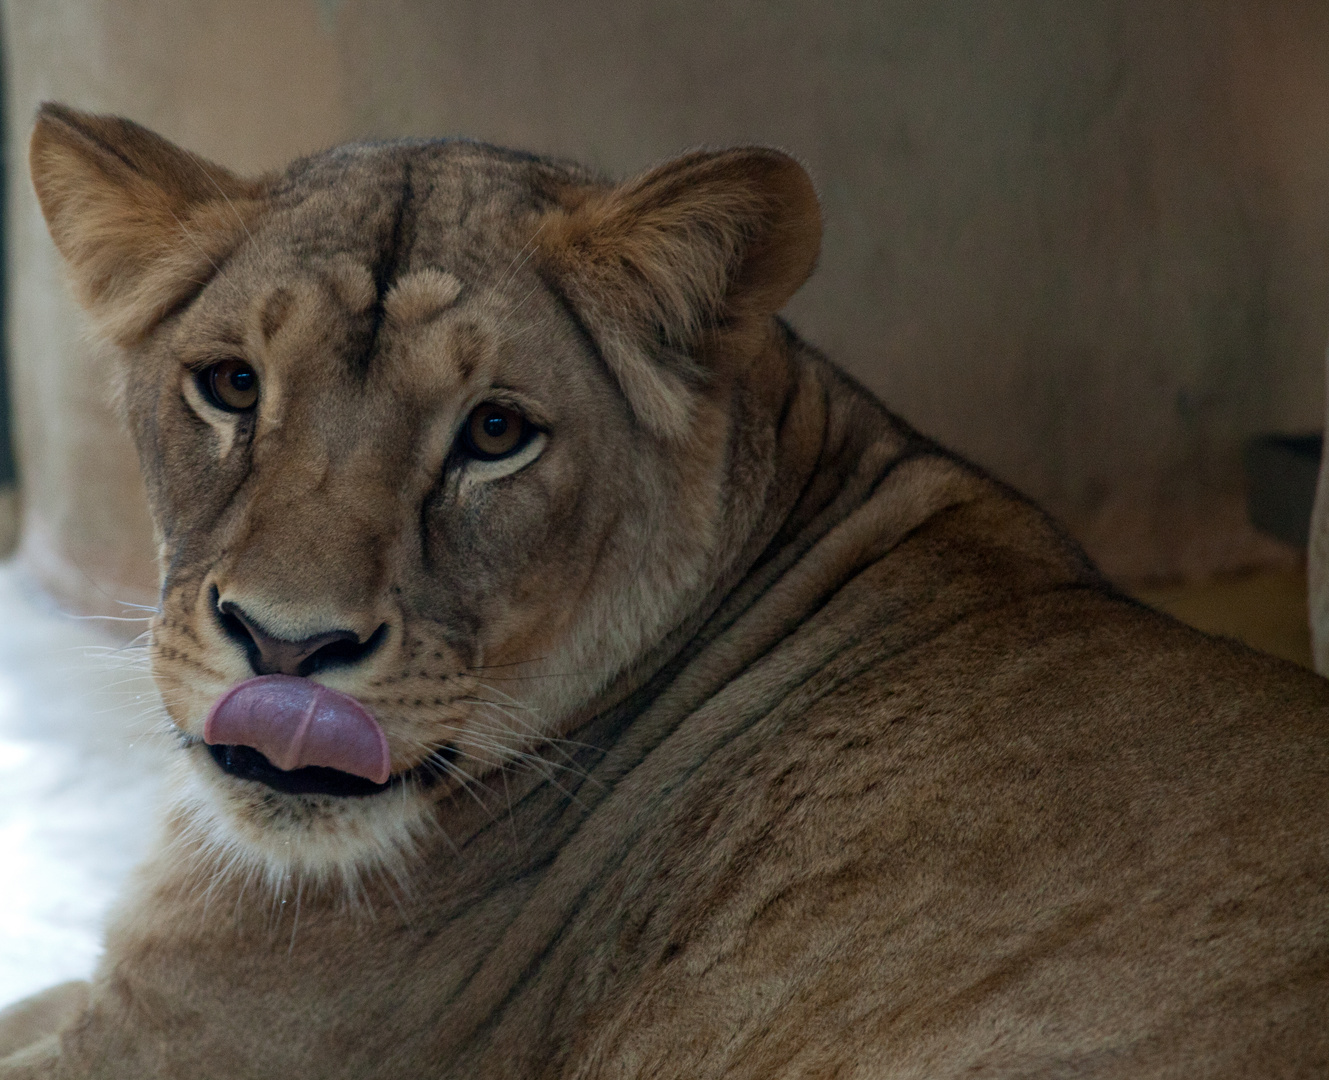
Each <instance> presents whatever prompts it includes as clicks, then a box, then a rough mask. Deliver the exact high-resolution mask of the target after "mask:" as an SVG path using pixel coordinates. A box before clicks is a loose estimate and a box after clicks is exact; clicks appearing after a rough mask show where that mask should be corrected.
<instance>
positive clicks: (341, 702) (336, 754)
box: [203, 675, 391, 784]
mask: <svg viewBox="0 0 1329 1080" xmlns="http://www.w3.org/2000/svg"><path fill="white" fill-rule="evenodd" d="M203 741H204V742H207V743H212V744H217V743H221V744H223V745H228V746H249V747H253V749H255V750H257V751H259V753H261V754H262V755H263V756H264V757H265V758H267V759H268V760H269V761H270V762H272V764H274V765H276V766H277V768H279V769H286V770H290V769H300V768H303V767H304V766H306V765H322V766H323V767H325V768H328V769H340V770H341V771H342V772H346V773H351V774H353V775H355V776H363V777H364V778H365V779H367V780H372V781H374V783H376V784H383V783H386V782H387V779H388V776H389V775H390V774H391V769H390V766H389V758H388V740H387V736H385V735H384V734H383V729H382V728H381V727H379V726H378V721H377V720H375V719H374V718H373V716H371V715H370V714H369V710H368V709H366V708H365V707H364V706H363V705H361V704H360V703H359V702H358V701H356V700H355V698H353V697H351V696H350V695H349V694H342V693H339V692H338V691H336V690H329V689H328V688H327V687H326V686H322V685H320V684H319V683H316V682H311V681H310V680H309V679H298V678H296V677H295V676H294V675H260V676H259V677H258V678H256V679H250V680H248V681H247V682H242V683H240V684H239V685H238V686H233V687H231V689H229V690H228V691H226V693H224V694H223V695H222V696H221V697H220V698H218V699H217V701H216V703H215V704H214V705H213V706H212V710H211V711H210V712H209V713H208V719H207V722H206V723H205V724H204V725H203Z"/></svg>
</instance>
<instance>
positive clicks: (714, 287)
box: [536, 147, 821, 436]
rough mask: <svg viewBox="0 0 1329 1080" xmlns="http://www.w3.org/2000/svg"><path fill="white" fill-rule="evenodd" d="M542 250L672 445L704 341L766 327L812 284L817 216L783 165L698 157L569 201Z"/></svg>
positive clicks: (779, 157) (793, 167) (632, 399)
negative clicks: (763, 323)
mask: <svg viewBox="0 0 1329 1080" xmlns="http://www.w3.org/2000/svg"><path fill="white" fill-rule="evenodd" d="M536 242H537V244H538V245H539V246H540V248H541V250H542V251H543V253H544V257H545V261H546V265H547V266H548V267H549V269H550V271H551V272H552V273H553V274H554V276H555V278H556V279H557V280H558V282H559V284H560V286H561V287H562V288H563V289H564V290H565V291H566V293H567V295H568V298H569V300H570V302H571V303H572V304H573V306H574V307H575V308H576V309H577V312H578V314H579V316H580V317H581V318H582V319H583V320H584V321H585V322H586V324H587V327H588V329H589V330H590V332H591V333H592V335H593V336H594V337H595V339H596V342H597V344H598V345H599V347H600V349H601V351H602V352H603V353H604V356H605V360H606V362H607V363H608V364H609V366H610V367H611V368H612V370H613V372H614V374H615V376H616V377H617V379H618V381H619V384H620V385H621V386H622V388H623V392H624V394H625V395H626V397H627V399H628V401H629V403H630V405H631V406H632V408H633V411H634V413H635V414H636V415H637V417H638V419H639V420H640V421H641V422H642V423H643V424H645V426H646V427H648V428H649V429H651V430H653V431H655V432H656V433H657V434H661V435H675V436H677V435H681V434H682V433H683V432H684V431H685V430H686V428H687V425H688V420H689V417H690V415H691V395H690V394H689V393H688V392H687V382H688V378H689V371H688V370H687V368H688V366H689V365H690V364H693V363H694V362H695V361H694V359H693V358H695V357H696V355H697V354H698V352H700V351H701V350H702V348H703V347H704V345H705V342H706V339H707V337H708V335H713V334H715V333H716V332H717V331H723V330H726V329H728V330H732V329H735V328H743V327H746V326H751V325H752V321H753V320H765V319H769V317H770V316H772V315H774V314H775V312H777V311H778V310H779V309H780V307H781V306H782V305H783V304H784V302H785V301H786V300H788V299H789V297H790V296H792V295H793V293H794V292H795V290H797V289H798V287H799V286H800V285H802V284H803V282H804V281H806V280H807V277H808V275H809V274H811V273H812V269H813V267H814V266H815V265H816V261H817V255H818V252H819V250H820V247H821V212H820V209H819V207H818V205H817V194H816V191H815V190H814V189H813V186H812V181H811V179H810V178H809V177H808V174H807V172H806V171H805V170H804V169H803V167H802V166H801V165H799V164H798V162H796V161H795V160H794V159H793V158H791V157H790V156H789V155H787V154H783V153H781V152H779V151H778V150H768V149H764V148H760V147H747V148H741V149H736V150H722V151H718V152H714V151H698V152H695V153H691V154H688V155H686V156H684V157H681V158H678V159H676V160H674V161H671V162H668V163H667V164H665V165H662V166H660V167H659V168H657V169H654V170H652V171H651V172H648V173H646V174H645V175H643V176H641V177H638V178H637V179H635V180H631V181H629V182H627V183H625V184H622V185H619V186H617V187H598V188H578V189H574V190H573V191H571V192H570V193H569V194H568V196H567V198H566V199H565V201H564V205H563V206H561V207H560V208H559V209H557V210H555V211H554V212H553V213H551V214H549V215H548V216H547V217H546V218H545V219H544V221H543V222H542V223H541V226H540V231H539V233H538V235H537V240H536Z"/></svg>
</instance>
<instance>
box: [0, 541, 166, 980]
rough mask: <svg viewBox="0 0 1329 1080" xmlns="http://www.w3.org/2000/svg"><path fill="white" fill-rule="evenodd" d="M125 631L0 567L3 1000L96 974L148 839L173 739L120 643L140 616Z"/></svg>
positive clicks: (146, 684)
mask: <svg viewBox="0 0 1329 1080" xmlns="http://www.w3.org/2000/svg"><path fill="white" fill-rule="evenodd" d="M136 614H139V613H136V612H133V611H129V612H127V615H129V616H134V615H136ZM129 627H133V629H129V630H128V633H126V628H129ZM117 629H118V633H116V634H111V633H108V632H107V629H106V624H104V623H98V622H95V621H88V620H78V619H74V618H71V617H69V616H67V615H63V614H61V613H60V612H59V611H57V610H56V609H55V607H54V606H53V605H52V603H51V601H50V600H48V599H47V598H46V597H45V596H44V595H43V594H42V593H40V592H39V591H38V589H37V588H36V586H35V585H34V584H33V583H32V582H31V581H30V580H29V579H28V578H27V577H26V575H25V574H24V573H23V572H22V571H21V570H20V569H18V568H17V567H16V566H15V565H14V564H13V563H11V562H4V563H0V1006H2V1005H4V1004H6V1003H8V1002H10V1001H13V1000H15V999H16V998H20V997H23V996H26V995H27V994H29V993H31V992H33V991H35V990H40V989H41V988H42V987H44V986H48V985H50V984H51V983H55V982H60V981H61V980H64V979H70V978H77V977H80V976H85V975H87V974H88V973H89V972H90V971H91V970H92V966H93V963H94V962H95V960H96V958H97V955H98V952H99V951H100V948H101V945H100V942H101V926H102V922H103V920H104V918H105V915H106V911H107V908H108V907H109V905H110V903H111V901H112V899H113V898H114V897H115V895H116V893H117V892H118V891H119V889H120V886H121V883H122V882H123V880H124V878H125V875H126V874H127V872H128V871H129V869H130V868H131V867H132V866H133V865H134V864H135V863H136V862H138V860H139V859H140V858H141V857H142V856H143V854H144V852H145V849H146V847H147V844H148V842H149V841H150V839H151V836H152V821H153V816H154V807H155V804H156V800H157V779H156V778H157V776H158V775H159V774H160V772H161V768H160V762H161V760H162V756H163V755H164V754H165V753H167V752H168V750H167V748H168V746H169V743H168V741H167V740H166V739H165V738H163V736H162V734H161V731H162V724H161V713H160V711H159V706H158V705H157V698H156V694H155V692H154V691H153V690H152V688H151V684H150V682H149V680H148V679H147V678H146V677H145V676H144V675H143V674H142V673H141V670H140V669H139V667H138V666H137V664H136V663H135V657H136V656H137V655H138V654H137V652H136V651H135V650H132V649H125V648H123V647H122V646H121V644H120V643H121V642H122V641H123V640H124V639H125V638H126V637H127V636H129V634H132V633H133V632H134V630H136V629H137V625H136V624H133V623H126V624H122V625H121V626H120V627H118V628H117Z"/></svg>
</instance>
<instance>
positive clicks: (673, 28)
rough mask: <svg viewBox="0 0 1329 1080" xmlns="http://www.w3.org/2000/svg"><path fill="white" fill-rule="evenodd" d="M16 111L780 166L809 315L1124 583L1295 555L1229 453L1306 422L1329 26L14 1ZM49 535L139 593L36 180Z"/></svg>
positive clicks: (783, 0) (1322, 203)
mask: <svg viewBox="0 0 1329 1080" xmlns="http://www.w3.org/2000/svg"><path fill="white" fill-rule="evenodd" d="M3 11H4V18H5V20H6V21H5V23H4V33H5V35H6V37H7V44H8V56H9V78H10V81H11V90H10V97H9V103H10V105H9V107H10V112H11V116H10V129H11V132H13V133H14V134H15V135H16V136H18V139H19V140H20V141H19V142H18V143H16V144H15V146H14V148H12V149H11V153H15V154H17V153H19V152H20V150H19V149H18V147H19V146H20V145H21V139H22V137H23V136H24V134H25V132H26V127H27V122H28V117H29V116H30V115H31V110H32V108H33V107H34V105H35V103H36V102H37V101H38V100H40V99H41V98H43V97H56V98H61V99H63V100H67V101H70V102H71V103H74V104H77V105H80V106H83V107H88V108H94V109H106V110H113V111H118V112H122V113H124V114H126V115H130V116H133V117H135V118H136V119H139V120H141V121H143V122H145V123H147V124H149V125H150V126H153V127H156V128H158V129H159V130H161V131H163V132H164V133H165V134H167V135H169V136H171V137H173V138H176V139H177V140H179V141H182V142H184V143H185V144H187V145H189V146H191V147H192V148H194V149H197V150H199V151H201V152H203V153H205V154H208V155H209V156H212V157H215V158H217V159H218V160H220V161H223V162H225V163H227V164H230V165H232V166H237V167H240V168H244V169H259V168H263V167H267V166H269V165H274V164H277V163H279V162H281V161H282V160H284V159H285V158H286V157H287V156H289V155H290V154H293V153H296V152H299V151H303V150H309V149H313V148H316V147H319V146H322V145H325V144H328V143H331V142H334V141H337V140H339V139H343V138H349V137H363V136H373V137H386V136H394V135H402V134H412V135H437V134H465V135H472V136H476V137H480V138H484V139H488V140H490V141H495V142H501V143H508V144H515V145H519V146H523V147H526V148H529V149H534V150H539V151H546V152H552V153H558V154H563V155H568V156H572V157H577V158H580V159H582V160H585V161H587V162H589V163H591V164H593V165H596V166H599V167H601V168H602V169H604V170H606V171H609V172H612V173H620V174H622V173H629V172H633V171H636V170H638V169H641V168H643V167H645V166H647V165H649V164H651V163H653V162H655V161H657V160H659V159H661V158H662V157H665V156H667V155H669V154H672V153H674V152H676V151H678V150H680V149H683V148H686V147H689V146H694V145H697V144H720V143H732V142H745V141H756V142H766V143H773V144H775V145H779V146H783V147H785V148H787V149H790V150H792V151H793V152H794V153H796V154H798V155H799V156H800V157H801V158H802V159H803V160H804V161H806V162H807V163H808V165H809V167H810V168H811V170H812V172H813V175H814V177H815V179H816V180H817V183H818V186H819V189H820V190H821V192H822V196H823V200H824V206H825V214H826V225H827V229H826V243H825V251H824V255H823V259H822V264H821V268H820V269H819V271H818V273H817V275H816V277H815V278H814V279H813V281H812V282H811V283H810V284H809V285H808V287H807V288H806V289H805V290H804V292H803V293H802V294H800V295H799V296H798V297H796V298H795V300H794V301H793V303H792V304H791V306H790V314H791V316H792V317H793V319H794V321H795V322H796V324H797V325H798V326H799V327H800V328H801V329H802V330H803V331H804V332H805V333H806V335H807V336H808V337H810V338H811V339H812V340H813V341H815V342H817V343H819V344H820V345H822V346H823V347H824V348H826V349H827V351H829V352H830V353H831V355H832V356H834V357H835V358H837V359H838V360H839V361H840V362H842V363H843V364H844V365H845V366H847V367H848V368H849V369H850V370H851V371H852V372H854V373H855V374H856V375H857V376H858V377H859V378H861V379H862V380H863V381H864V382H866V383H867V384H868V385H869V386H871V387H872V388H873V389H875V390H876V391H878V392H879V393H880V394H881V395H882V396H883V397H884V398H885V399H886V401H887V402H888V403H889V404H891V405H892V406H893V407H894V408H895V409H896V410H897V411H899V412H900V413H902V414H903V415H904V416H906V417H907V418H909V419H910V420H912V421H913V422H914V423H916V424H917V425H918V426H920V427H921V428H923V429H924V430H925V431H928V432H929V433H932V434H934V435H936V436H938V437H940V438H942V439H943V440H945V441H946V442H948V443H950V444H952V445H953V446H955V447H956V448H958V449H960V450H961V451H963V452H965V453H966V454H968V455H970V456H972V457H973V458H975V459H976V460H978V461H979V462H981V463H982V464H984V465H985V466H987V467H988V468H989V469H991V470H992V471H994V472H995V473H997V474H998V475H1000V476H1002V477H1004V478H1005V479H1008V480H1010V481H1011V482H1012V483H1014V484H1016V485H1017V486H1019V487H1021V488H1023V489H1024V490H1026V491H1028V492H1029V493H1030V494H1032V495H1034V496H1035V497H1036V498H1038V499H1040V500H1041V501H1042V502H1044V503H1045V504H1047V505H1048V506H1049V507H1050V508H1051V509H1053V510H1054V511H1055V512H1056V513H1057V514H1058V515H1059V516H1061V517H1062V518H1063V519H1064V520H1065V521H1066V522H1067V523H1068V524H1069V525H1070V527H1071V528H1072V530H1073V531H1074V532H1076V533H1077V535H1079V536H1080V537H1081V538H1082V539H1083V540H1084V541H1085V542H1086V544H1087V545H1088V546H1089V548H1090V550H1091V552H1092V553H1093V554H1094V555H1095V556H1096V557H1097V558H1099V560H1100V561H1101V562H1102V563H1103V565H1104V567H1105V568H1106V569H1107V570H1108V571H1109V572H1110V573H1112V574H1114V575H1116V576H1118V577H1121V578H1123V579H1140V578H1145V577H1151V576H1152V577H1166V576H1174V575H1187V576H1202V575H1204V574H1206V573H1209V572H1212V571H1214V570H1218V569H1227V568H1232V567H1235V566H1240V565H1249V564H1253V563H1260V562H1269V561H1277V560H1279V559H1286V558H1289V557H1290V555H1289V553H1288V552H1286V551H1284V550H1282V549H1279V548H1278V547H1277V546H1276V545H1274V544H1273V543H1272V542H1267V541H1263V540H1261V539H1260V538H1259V537H1257V536H1256V535H1255V534H1254V533H1253V532H1252V531H1251V530H1250V528H1249V527H1248V526H1247V525H1246V524H1245V519H1244V514H1243V510H1242V482H1241V473H1240V462H1239V448H1240V444H1241V442H1242V440H1243V439H1244V438H1245V437H1246V436H1247V435H1248V434H1250V433H1251V432H1253V431H1257V430H1291V431H1297V430H1313V429H1318V428H1319V427H1320V425H1321V423H1322V415H1323V409H1324V393H1323V350H1324V342H1325V339H1326V337H1327V336H1329V200H1326V199H1325V198H1324V193H1325V192H1326V190H1329V9H1326V8H1325V7H1324V6H1323V5H1321V4H1319V3H1315V2H1310V0H1306V2H1300V0H1284V2H1281V3H1270V2H1264V3H1256V2H1250V3H1245V4H1242V3H1225V4H1217V3H1213V2H1211V0H1205V2H1189V0H1117V2H1111V3H1110V2H1106V0H1105V2H1095V0H1077V2H1075V3H1067V2H1066V0H1047V2H1035V0H991V2H990V3H986V4H975V3H971V2H967V0H874V2H872V3H866V2H865V3H848V2H844V3H840V4H835V5H831V4H826V3H825V2H824V0H821V2H814V0H771V2H768V3H764V4H761V5H755V4H749V3H740V2H737V0H672V2H668V3H666V2H657V3H651V4H644V3H638V4H633V3H609V2H607V0H601V2H589V0H562V2H560V3H558V4H552V3H547V2H539V0H453V2H426V0H344V2H336V0H323V2H321V3H313V2H312V0H284V2H282V3H272V2H270V0H268V2H261V0H217V2H214V3H202V2H199V0H151V2H150V0H120V2H114V3H113V2H109V0H6V2H5V4H4V8H3ZM12 172H13V175H14V176H15V177H16V179H17V184H16V186H15V187H14V189H13V190H11V193H10V214H11V222H12V235H13V236H14V240H15V250H14V252H13V254H12V256H11V258H12V259H13V265H14V268H15V269H14V273H13V275H12V278H11V281H12V285H11V289H12V294H13V300H14V319H13V325H12V326H11V337H12V340H13V344H14V358H15V368H16V376H17V380H16V388H15V389H16V397H17V398H18V400H19V402H20V415H19V451H20V465H21V468H22V470H23V474H24V478H25V484H26V489H25V490H26V494H27V507H28V513H27V518H26V524H25V541H24V550H25V552H26V556H27V558H29V560H30V561H32V562H34V563H35V564H38V565H40V566H41V567H43V573H44V575H45V577H46V579H47V580H48V581H50V582H54V583H55V584H56V585H57V587H59V588H60V589H61V590H62V591H63V592H64V593H65V595H67V596H76V597H77V600H78V602H79V603H82V604H84V605H94V604H95V603H96V602H97V601H96V596H97V595H100V594H99V593H97V592H96V591H95V590H94V589H90V588H88V587H87V585H86V584H83V585H80V584H79V582H80V581H82V580H83V579H85V578H86V579H91V580H92V581H94V582H96V583H97V588H98V589H101V590H103V591H104V592H106V593H110V594H114V595H117V596H120V595H123V596H129V595H130V594H131V593H132V594H134V595H136V596H138V595H143V594H145V593H146V592H147V591H148V588H149V585H150V579H151V572H150V570H149V569H148V563H147V553H148V549H149V547H150V545H149V542H148V541H149V536H148V530H147V526H146V524H145V522H144V520H143V516H142V511H141V505H140V503H139V502H137V501H136V500H137V499H138V498H139V496H138V495H137V491H136V488H135V483H136V481H135V480H134V479H133V477H132V473H131V472H130V471H129V468H128V466H127V465H126V461H127V456H128V455H127V447H126V444H125V442H124V440H123V438H122V437H120V436H118V435H116V434H114V432H113V431H112V425H111V423H110V421H109V420H108V419H107V418H106V415H107V414H106V411H105V409H104V406H103V399H104V397H105V392H106V391H105V385H106V384H105V379H104V376H103V375H102V374H101V372H102V371H103V369H102V368H101V367H100V365H99V364H98V358H97V356H96V350H95V349H93V348H92V347H91V346H90V345H88V344H86V343H85V342H83V340H82V339H81V338H80V336H79V334H80V331H79V330H78V326H79V323H78V319H77V317H76V316H75V315H74V313H73V312H72V311H71V308H70V305H69V303H68V301H67V299H66V298H65V297H64V295H63V294H62V293H61V292H60V291H59V286H58V277H59V274H58V268H57V266H56V264H55V258H54V255H53V252H52V251H51V249H50V246H49V243H48V242H47V241H46V240H45V237H44V233H43V232H42V230H41V227H40V223H39V222H38V220H37V218H36V216H35V206H34V203H33V200H32V199H31V196H30V194H29V193H28V192H27V190H26V188H25V187H24V186H23V177H24V171H23V169H22V168H21V167H17V166H16V167H14V168H13V170H12Z"/></svg>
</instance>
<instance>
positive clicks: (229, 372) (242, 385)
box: [197, 360, 258, 412]
mask: <svg viewBox="0 0 1329 1080" xmlns="http://www.w3.org/2000/svg"><path fill="white" fill-rule="evenodd" d="M197 379H198V389H199V392H200V393H201V394H202V395H203V396H204V397H205V398H207V399H208V401H209V403H211V404H213V405H216V406H217V408H219V409H224V410H225V411H226V412H246V411H248V410H249V409H252V408H253V407H254V406H255V405H257V404H258V372H257V371H255V370H254V369H253V368H252V367H250V366H249V365H248V364H246V363H245V362H244V361H243V360H222V361H220V362H218V363H216V364H209V365H208V366H207V367H205V368H204V369H203V370H202V371H200V372H199V373H198V375H197Z"/></svg>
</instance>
